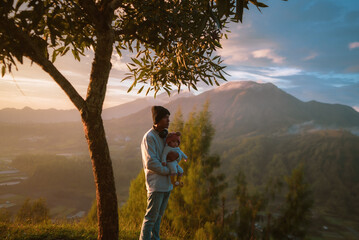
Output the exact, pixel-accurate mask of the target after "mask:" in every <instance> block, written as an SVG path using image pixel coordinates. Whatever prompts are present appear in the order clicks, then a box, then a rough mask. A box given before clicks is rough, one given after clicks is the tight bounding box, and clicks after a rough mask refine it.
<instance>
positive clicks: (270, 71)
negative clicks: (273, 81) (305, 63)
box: [261, 67, 302, 77]
mask: <svg viewBox="0 0 359 240" xmlns="http://www.w3.org/2000/svg"><path fill="white" fill-rule="evenodd" d="M261 71H262V72H263V73H264V74H265V75H266V76H269V77H283V76H292V75H298V74H299V73H301V72H302V70H300V69H298V68H287V67H282V68H278V67H273V68H267V69H264V70H261Z"/></svg>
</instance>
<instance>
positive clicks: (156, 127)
mask: <svg viewBox="0 0 359 240" xmlns="http://www.w3.org/2000/svg"><path fill="white" fill-rule="evenodd" d="M153 129H155V130H156V131H157V132H161V131H163V130H164V129H165V128H162V127H158V126H153Z"/></svg>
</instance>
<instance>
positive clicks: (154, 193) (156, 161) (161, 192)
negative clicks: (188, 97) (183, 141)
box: [140, 106, 178, 240]
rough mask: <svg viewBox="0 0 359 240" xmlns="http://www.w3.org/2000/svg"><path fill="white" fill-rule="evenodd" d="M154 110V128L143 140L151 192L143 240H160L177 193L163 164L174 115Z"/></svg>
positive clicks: (143, 154) (142, 234)
mask: <svg viewBox="0 0 359 240" xmlns="http://www.w3.org/2000/svg"><path fill="white" fill-rule="evenodd" d="M151 110H152V118H153V124H154V125H153V127H152V128H151V129H150V130H149V131H148V132H147V133H146V134H145V135H144V136H143V140H142V143H141V153H142V164H143V169H144V171H145V178H146V189H147V210H146V214H145V217H144V219H143V223H142V228H141V235H140V240H150V239H155V240H159V239H160V224H161V218H162V216H163V213H164V211H165V209H166V207H167V203H168V198H169V196H170V193H171V190H172V189H173V185H172V183H171V178H170V170H169V169H168V168H167V166H162V164H161V156H162V152H163V149H164V147H165V141H166V136H167V133H168V131H167V129H168V126H169V123H170V120H169V116H170V112H169V111H168V110H167V109H166V108H164V107H161V106H153V107H152V109H151ZM167 158H168V160H169V161H173V160H176V159H177V158H178V153H175V152H171V153H170V154H168V157H167Z"/></svg>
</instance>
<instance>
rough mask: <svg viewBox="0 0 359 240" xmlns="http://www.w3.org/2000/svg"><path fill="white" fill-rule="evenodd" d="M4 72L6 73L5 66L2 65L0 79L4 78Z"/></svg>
mask: <svg viewBox="0 0 359 240" xmlns="http://www.w3.org/2000/svg"><path fill="white" fill-rule="evenodd" d="M5 71H6V67H5V65H3V66H2V68H1V77H4V75H5Z"/></svg>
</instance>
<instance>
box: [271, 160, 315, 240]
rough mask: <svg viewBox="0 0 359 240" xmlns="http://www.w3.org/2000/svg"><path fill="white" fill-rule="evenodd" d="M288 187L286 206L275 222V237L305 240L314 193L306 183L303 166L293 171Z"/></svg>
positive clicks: (286, 179)
mask: <svg viewBox="0 0 359 240" xmlns="http://www.w3.org/2000/svg"><path fill="white" fill-rule="evenodd" d="M285 181H286V182H287V185H288V192H287V194H286V204H285V207H284V208H283V209H282V211H281V216H280V217H279V218H278V219H276V220H275V221H274V224H273V225H274V226H273V227H272V229H273V237H274V238H276V239H283V238H285V237H286V236H289V235H290V236H292V237H295V238H299V239H303V238H304V237H305V235H306V233H307V227H308V224H309V218H310V212H311V208H312V206H313V198H312V192H311V190H310V187H309V184H307V183H305V181H304V171H303V166H302V165H300V166H298V167H297V168H295V169H294V170H293V171H292V175H291V176H289V177H286V178H285Z"/></svg>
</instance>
